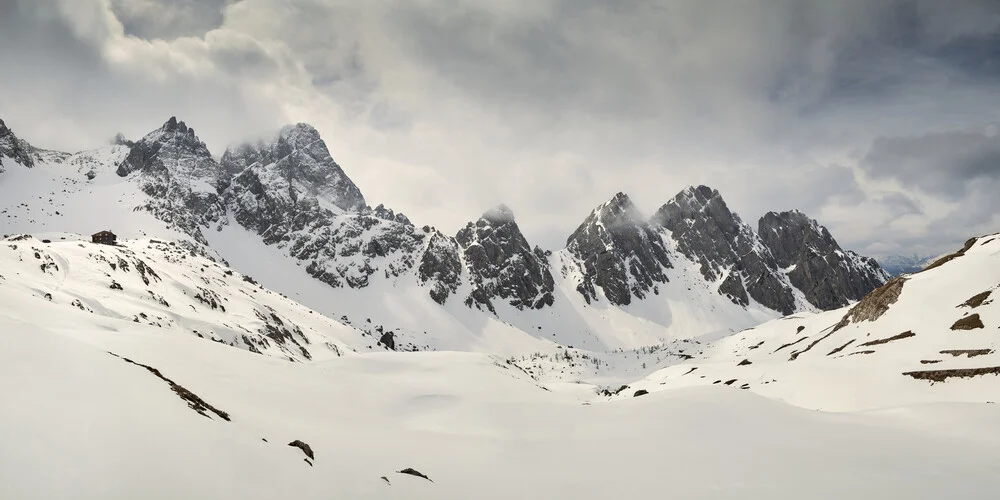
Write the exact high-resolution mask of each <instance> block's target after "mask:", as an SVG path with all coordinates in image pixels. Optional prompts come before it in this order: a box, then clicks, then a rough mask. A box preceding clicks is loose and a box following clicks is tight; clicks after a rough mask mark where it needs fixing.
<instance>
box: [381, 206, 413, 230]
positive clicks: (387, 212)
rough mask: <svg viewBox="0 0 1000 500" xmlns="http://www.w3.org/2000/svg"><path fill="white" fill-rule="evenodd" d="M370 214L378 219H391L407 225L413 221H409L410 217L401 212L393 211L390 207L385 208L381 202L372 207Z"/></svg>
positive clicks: (410, 224)
mask: <svg viewBox="0 0 1000 500" xmlns="http://www.w3.org/2000/svg"><path fill="white" fill-rule="evenodd" d="M372 215H374V216H375V217H378V218H379V219H384V220H391V221H395V222H398V223H400V224H404V225H407V226H412V225H413V223H412V222H410V218H409V217H407V216H406V215H403V212H398V213H397V212H394V211H393V210H392V209H391V208H386V206H385V205H383V204H381V203H379V204H378V206H377V207H375V208H374V209H372Z"/></svg>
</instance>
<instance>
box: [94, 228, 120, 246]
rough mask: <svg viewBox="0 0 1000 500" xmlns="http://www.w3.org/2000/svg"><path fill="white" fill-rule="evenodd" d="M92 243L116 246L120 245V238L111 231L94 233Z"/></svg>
mask: <svg viewBox="0 0 1000 500" xmlns="http://www.w3.org/2000/svg"><path fill="white" fill-rule="evenodd" d="M90 238H91V241H93V242H94V243H100V244H102V245H115V244H117V243H118V237H117V236H115V233H112V232H111V231H101V232H99V233H94V234H92V235H91V236H90Z"/></svg>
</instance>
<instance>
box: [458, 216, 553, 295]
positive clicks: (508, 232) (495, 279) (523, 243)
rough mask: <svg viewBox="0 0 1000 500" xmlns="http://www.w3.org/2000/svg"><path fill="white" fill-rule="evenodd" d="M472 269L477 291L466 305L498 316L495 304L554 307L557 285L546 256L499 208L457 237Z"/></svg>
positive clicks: (475, 290) (471, 277)
mask: <svg viewBox="0 0 1000 500" xmlns="http://www.w3.org/2000/svg"><path fill="white" fill-rule="evenodd" d="M455 240H456V241H457V242H458V245H459V246H460V247H461V249H462V252H463V255H464V257H465V263H466V265H467V266H468V268H469V276H470V278H469V279H470V280H471V283H472V286H473V290H472V292H471V294H470V295H469V297H468V298H466V301H465V302H466V304H467V305H469V306H476V307H485V308H486V309H487V310H489V311H491V312H495V308H494V305H493V301H495V300H505V301H507V302H508V303H509V304H510V305H511V306H514V307H516V308H517V309H526V308H532V309H541V308H543V307H545V306H550V305H552V303H553V300H554V299H553V295H552V291H553V289H554V287H555V281H554V280H553V278H552V273H551V272H550V270H549V263H548V259H547V257H546V255H545V253H544V252H543V251H542V250H541V249H539V248H537V247H536V248H535V249H532V248H531V246H530V245H529V244H528V241H527V240H526V239H525V237H524V235H523V234H522V233H521V229H520V228H519V227H518V226H517V222H516V221H515V220H514V213H513V212H512V211H511V210H510V208H508V207H507V206H505V205H499V206H497V207H495V208H493V209H491V210H489V211H487V212H486V213H484V214H483V216H482V217H480V218H479V220H477V221H475V222H470V223H468V224H467V225H466V226H465V227H464V228H463V229H461V230H460V231H459V232H458V234H457V235H456V236H455Z"/></svg>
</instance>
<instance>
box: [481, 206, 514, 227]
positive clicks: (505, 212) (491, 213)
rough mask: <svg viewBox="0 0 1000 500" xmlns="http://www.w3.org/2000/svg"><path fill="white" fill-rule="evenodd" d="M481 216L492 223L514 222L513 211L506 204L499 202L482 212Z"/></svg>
mask: <svg viewBox="0 0 1000 500" xmlns="http://www.w3.org/2000/svg"><path fill="white" fill-rule="evenodd" d="M482 218H483V219H484V220H486V221H489V222H491V223H493V224H503V223H505V222H514V211H513V210H511V209H510V207H508V206H507V205H504V204H502V203H501V204H499V205H497V206H495V207H493V208H491V209H489V210H487V211H486V212H484V213H483V217H482Z"/></svg>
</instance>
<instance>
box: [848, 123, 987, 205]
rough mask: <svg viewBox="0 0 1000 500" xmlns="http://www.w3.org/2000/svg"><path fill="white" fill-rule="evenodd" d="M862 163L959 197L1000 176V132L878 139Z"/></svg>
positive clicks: (881, 175) (876, 171)
mask: <svg viewBox="0 0 1000 500" xmlns="http://www.w3.org/2000/svg"><path fill="white" fill-rule="evenodd" d="M862 166H863V167H864V168H865V170H866V171H867V172H868V173H869V174H870V175H871V176H873V177H876V178H891V179H894V180H895V181H897V182H899V183H900V184H901V185H903V186H906V187H911V188H918V189H921V190H923V191H925V192H927V193H932V194H936V195H940V196H943V197H945V198H947V199H949V200H958V199H960V198H962V197H963V196H965V195H966V194H967V193H968V192H969V191H970V190H972V189H976V188H977V187H981V186H982V185H983V183H984V182H986V183H993V182H995V181H997V180H998V179H1000V135H998V134H997V130H996V128H995V127H992V128H987V129H982V130H966V131H949V132H937V133H929V134H924V135H921V136H909V137H880V138H878V139H876V140H875V142H874V144H873V145H872V148H871V150H870V151H868V154H867V155H866V156H865V158H864V161H863V162H862Z"/></svg>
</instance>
